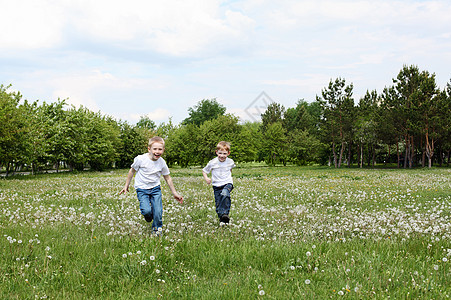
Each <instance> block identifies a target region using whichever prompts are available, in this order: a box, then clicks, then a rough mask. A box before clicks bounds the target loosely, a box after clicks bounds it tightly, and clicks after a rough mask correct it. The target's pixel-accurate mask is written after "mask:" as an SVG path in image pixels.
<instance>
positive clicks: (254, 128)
mask: <svg viewBox="0 0 451 300" xmlns="http://www.w3.org/2000/svg"><path fill="white" fill-rule="evenodd" d="M8 88H9V87H5V86H3V85H0V124H1V126H0V167H2V168H3V169H4V170H6V173H7V174H10V173H14V172H16V171H18V170H22V169H24V168H27V169H29V170H30V171H31V172H33V173H35V172H40V171H42V170H46V169H49V168H52V169H56V170H57V171H58V170H59V169H60V168H67V169H69V170H83V169H84V168H90V169H93V170H104V169H108V168H128V167H129V166H130V164H131V163H132V161H133V158H134V157H135V156H136V155H138V154H141V153H144V152H145V151H146V144H147V140H148V138H150V137H151V136H153V135H159V136H162V137H163V138H165V139H166V151H165V159H166V161H167V163H168V164H169V165H170V166H175V165H177V166H181V167H187V166H195V165H204V164H205V163H206V162H208V160H210V159H211V158H212V157H213V155H214V148H215V145H216V143H217V142H218V141H219V140H227V141H229V142H230V143H231V144H232V154H231V157H232V158H233V159H234V160H235V161H237V162H252V161H264V162H266V163H267V164H269V165H275V164H283V165H286V164H287V163H294V164H298V165H308V164H328V165H333V166H335V167H336V168H340V167H342V166H343V165H346V166H352V165H358V166H359V167H364V166H370V167H371V166H374V165H375V164H376V163H378V164H380V163H385V164H388V163H390V164H395V165H396V166H397V167H403V168H412V167H416V166H422V167H424V166H428V167H431V166H432V165H434V164H435V165H440V166H442V165H447V166H449V162H450V150H451V128H450V124H451V119H450V118H451V113H450V112H451V81H450V82H449V83H448V84H447V85H446V87H445V88H444V89H440V88H439V87H438V86H437V83H436V78H435V74H431V73H429V72H428V71H420V70H419V68H418V67H417V66H413V65H412V66H407V65H406V66H403V68H402V69H401V70H400V72H399V74H398V75H397V77H396V78H394V79H393V84H392V85H391V86H388V87H385V88H384V89H383V91H381V92H377V91H376V90H372V91H369V90H368V91H367V92H366V94H365V95H364V97H362V98H361V99H359V100H358V101H356V99H354V98H353V84H352V83H351V84H347V83H346V80H345V79H343V78H336V79H332V80H330V82H329V84H328V86H326V87H325V88H323V89H322V90H321V94H320V95H318V96H317V97H316V99H315V100H314V101H312V102H310V103H309V102H306V101H304V100H302V99H301V100H299V101H298V102H297V103H296V106H295V107H291V108H288V109H285V107H284V106H283V105H281V104H279V103H277V102H272V103H270V104H269V105H268V107H267V108H266V110H265V112H264V113H263V114H262V115H261V121H259V122H245V123H240V120H239V118H238V117H237V116H235V115H232V114H226V108H225V107H224V106H223V105H221V104H220V103H218V102H217V101H216V99H204V100H201V101H199V102H198V104H197V105H195V106H194V107H191V108H189V109H188V114H189V116H188V117H187V118H186V119H185V120H183V121H182V122H181V123H180V124H174V123H173V122H172V120H171V119H170V120H169V121H168V122H167V123H162V124H160V125H159V126H156V125H155V122H154V121H153V120H150V119H149V118H148V117H146V116H143V117H141V120H140V121H139V122H138V123H137V124H135V125H131V124H129V123H127V122H125V121H121V120H119V121H117V120H115V119H114V118H112V117H110V116H105V115H102V114H101V113H100V112H97V113H95V112H92V111H90V110H88V109H87V108H84V107H82V106H81V107H79V108H76V107H74V106H69V105H67V104H66V101H65V100H61V99H58V101H57V102H53V103H50V104H49V103H45V102H44V103H42V104H39V103H38V101H35V102H29V101H27V100H24V99H22V98H23V97H22V95H21V94H20V93H19V92H9V91H8Z"/></svg>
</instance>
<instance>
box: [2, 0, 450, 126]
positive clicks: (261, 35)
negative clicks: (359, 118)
mask: <svg viewBox="0 0 451 300" xmlns="http://www.w3.org/2000/svg"><path fill="white" fill-rule="evenodd" d="M0 7H1V10H2V17H1V18H0V28H2V30H1V31H0V66H1V68H0V84H3V85H9V84H12V90H15V91H20V92H21V93H22V94H23V97H24V98H26V99H28V100H30V101H34V100H39V101H40V102H43V101H45V102H53V101H56V100H57V99H58V98H61V99H67V102H68V103H70V104H73V105H75V106H76V107H78V106H79V105H83V106H85V107H87V108H89V109H91V110H93V111H100V112H101V113H102V114H105V115H111V116H113V117H115V118H116V119H118V120H119V119H121V120H126V121H128V122H130V123H132V124H133V123H135V122H137V121H138V120H139V118H140V116H143V115H148V116H149V117H150V118H151V119H153V120H154V121H155V122H156V123H157V124H158V123H161V122H167V121H168V120H169V118H170V117H172V120H173V121H174V122H175V123H179V122H181V121H182V120H183V119H184V118H186V117H187V116H188V108H189V107H192V106H194V105H195V104H196V103H198V102H199V101H200V100H202V99H212V98H216V99H217V100H218V102H220V103H221V104H223V105H224V106H225V107H227V111H228V112H229V113H234V114H236V115H238V116H239V117H240V118H241V119H242V120H249V119H252V116H250V115H249V114H247V112H251V115H252V111H251V110H252V103H254V100H255V99H256V97H258V96H259V95H260V94H261V93H262V92H265V93H266V94H267V95H268V96H269V97H270V98H271V99H272V100H273V101H276V102H278V103H281V104H283V105H284V106H285V107H286V108H288V107H294V106H295V104H296V102H297V101H298V100H299V99H304V100H306V101H308V102H311V101H313V100H314V99H315V97H316V95H320V94H321V90H322V89H323V88H324V87H326V86H327V85H328V83H329V81H330V80H331V79H335V78H337V77H342V78H345V79H346V82H347V83H348V84H350V83H353V84H354V97H355V100H356V101H358V100H359V99H360V97H362V96H363V95H364V93H365V92H366V90H368V89H369V90H373V89H376V90H377V91H378V92H381V91H382V89H383V88H384V86H388V85H391V84H392V78H394V77H396V75H397V74H398V72H399V70H400V69H401V68H402V66H403V65H405V64H407V65H412V64H413V65H417V66H418V67H419V68H420V69H421V70H427V71H429V72H431V73H435V74H436V76H437V83H438V85H439V86H440V87H441V88H443V87H444V86H445V85H446V83H447V82H449V80H450V79H451V72H450V70H451V24H450V22H449V16H451V2H450V1H448V0H437V1H427V0H426V1H410V0H406V1H389V0H380V1H351V0H349V1H342V0H329V1H323V0H308V1H303V0H299V1H289V0H279V1H269V0H268V1H266V0H246V1H217V0H185V1H179V0H167V1H153V0H127V1H115V0H108V1H106V0H96V1H90V0H79V1H76V0H59V1H54V0H15V1H10V0H0ZM249 106H251V107H250V108H248V107H249Z"/></svg>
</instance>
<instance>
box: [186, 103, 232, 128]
mask: <svg viewBox="0 0 451 300" xmlns="http://www.w3.org/2000/svg"><path fill="white" fill-rule="evenodd" d="M225 111H226V108H225V106H223V105H221V104H220V103H218V101H216V98H213V99H211V100H209V99H204V100H201V101H200V102H199V103H197V104H196V105H195V106H194V107H190V108H188V112H189V117H188V118H186V119H185V120H183V122H182V124H183V125H187V124H194V125H197V126H200V125H201V124H203V123H204V122H205V121H208V120H213V119H216V118H218V117H219V116H223V115H224V114H225Z"/></svg>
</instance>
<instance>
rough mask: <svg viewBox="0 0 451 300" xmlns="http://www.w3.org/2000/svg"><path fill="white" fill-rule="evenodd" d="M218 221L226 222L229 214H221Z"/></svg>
mask: <svg viewBox="0 0 451 300" xmlns="http://www.w3.org/2000/svg"><path fill="white" fill-rule="evenodd" d="M219 221H220V222H222V223H226V224H228V223H229V221H230V217H229V215H222V216H221V218H220V219H219Z"/></svg>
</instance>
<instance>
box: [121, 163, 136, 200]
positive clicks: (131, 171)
mask: <svg viewBox="0 0 451 300" xmlns="http://www.w3.org/2000/svg"><path fill="white" fill-rule="evenodd" d="M135 172H136V170H135V169H133V168H130V171H128V175H127V179H126V180H125V186H124V188H123V189H122V190H121V191H120V192H119V195H120V194H122V193H123V194H124V195H125V194H127V192H128V188H129V186H130V182H131V181H132V178H133V176H134V175H135Z"/></svg>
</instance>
